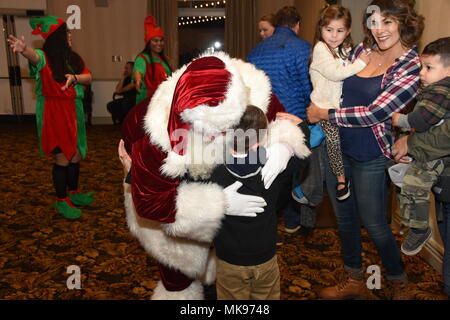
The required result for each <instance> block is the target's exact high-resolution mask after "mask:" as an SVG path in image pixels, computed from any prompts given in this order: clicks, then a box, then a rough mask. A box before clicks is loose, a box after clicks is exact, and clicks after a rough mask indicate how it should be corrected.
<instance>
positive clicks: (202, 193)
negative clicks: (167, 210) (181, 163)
mask: <svg viewBox="0 0 450 320" xmlns="http://www.w3.org/2000/svg"><path fill="white" fill-rule="evenodd" d="M177 191H178V194H177V200H176V209H177V214H176V216H175V222H173V223H168V224H162V225H161V226H162V228H163V230H164V231H165V232H166V233H167V234H168V235H170V236H176V237H183V238H188V239H192V240H197V241H202V242H205V243H210V242H211V241H212V240H213V239H214V236H215V235H216V232H217V230H218V229H219V228H220V225H221V220H222V218H223V217H224V214H225V208H226V199H225V194H224V192H223V189H222V188H221V187H220V186H218V185H217V184H214V183H207V184H206V183H186V182H183V183H182V184H181V185H180V186H179V187H178V189H177Z"/></svg>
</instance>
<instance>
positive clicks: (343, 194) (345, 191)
mask: <svg viewBox="0 0 450 320" xmlns="http://www.w3.org/2000/svg"><path fill="white" fill-rule="evenodd" d="M340 185H344V186H345V187H344V188H342V189H340V190H338V189H337V187H339V186H340ZM348 197H350V181H347V180H345V182H338V183H337V184H336V199H338V200H339V201H343V200H345V199H347V198H348Z"/></svg>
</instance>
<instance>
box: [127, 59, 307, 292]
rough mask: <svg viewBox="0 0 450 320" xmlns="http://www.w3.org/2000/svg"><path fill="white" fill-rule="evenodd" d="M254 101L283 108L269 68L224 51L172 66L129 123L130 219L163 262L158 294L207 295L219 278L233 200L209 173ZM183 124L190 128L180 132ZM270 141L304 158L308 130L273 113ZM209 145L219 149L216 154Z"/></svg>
mask: <svg viewBox="0 0 450 320" xmlns="http://www.w3.org/2000/svg"><path fill="white" fill-rule="evenodd" d="M248 104H252V105H255V106H258V107H259V108H261V109H262V110H263V111H265V112H266V113H267V116H268V119H269V121H271V120H274V119H275V115H276V112H278V111H280V112H281V111H284V108H283V106H282V105H281V104H280V103H279V102H278V100H277V99H276V97H275V96H274V95H272V93H271V85H270V81H269V78H268V77H267V76H266V75H265V74H264V72H262V71H260V70H257V69H256V68H255V67H254V66H253V65H252V64H249V63H245V62H244V61H242V60H238V59H231V58H230V57H229V56H228V55H226V54H225V53H223V52H218V53H214V54H213V55H212V56H204V57H200V58H198V59H196V60H194V61H193V62H191V63H190V64H189V65H187V66H183V67H182V68H181V69H179V70H178V71H176V72H174V73H173V75H172V77H170V78H169V79H168V80H166V81H165V82H163V83H161V85H160V86H159V87H158V89H157V90H156V92H155V94H154V96H153V98H152V99H151V101H150V104H149V105H148V109H147V112H146V115H145V116H144V119H143V121H142V117H141V116H139V114H137V113H139V112H141V114H142V108H141V107H142V106H140V105H138V106H136V108H134V110H131V115H130V116H128V117H127V119H126V121H125V122H124V124H123V127H122V133H123V135H124V141H125V148H126V149H127V151H128V152H129V153H130V152H131V158H132V166H131V173H132V183H131V187H130V185H128V184H126V183H125V184H124V190H125V194H124V195H125V209H126V212H127V222H128V226H129V228H130V231H131V233H132V234H133V235H134V236H136V237H137V238H138V239H139V241H140V242H141V244H142V246H143V247H144V248H145V250H146V251H147V252H148V253H149V254H150V255H151V256H152V257H153V258H154V259H156V260H157V261H158V262H159V270H160V275H161V281H160V282H159V283H158V285H157V287H156V289H155V291H154V294H153V296H152V299H203V287H202V283H206V284H211V283H213V282H214V279H215V272H216V271H215V265H216V264H215V254H214V251H213V250H211V242H212V240H213V238H214V236H215V234H216V232H217V230H218V229H219V228H220V224H221V220H222V218H223V217H224V215H225V213H226V210H227V200H226V196H225V193H224V191H223V188H222V187H220V186H219V185H217V184H213V183H208V181H207V179H208V178H209V176H210V174H211V173H212V170H213V169H214V167H215V166H216V163H220V162H221V161H222V160H221V157H222V155H223V153H222V152H221V150H222V151H223V149H221V148H222V147H223V143H224V140H223V139H224V136H223V135H222V134H221V133H222V132H224V131H226V130H228V129H230V128H233V127H234V126H235V125H237V124H238V123H239V121H240V118H241V116H242V114H243V113H244V110H245V108H246V106H247V105H248ZM181 131H183V132H184V133H186V134H185V135H184V136H182V137H181V139H180V138H178V139H177V137H179V136H178V135H177V134H178V133H180V132H181ZM271 132H272V134H271ZM274 132H277V133H279V134H274ZM267 141H268V145H269V146H270V145H271V144H275V143H279V142H281V143H287V144H289V145H290V146H291V147H292V149H293V151H294V152H295V154H296V155H297V156H299V157H301V158H305V155H306V154H308V153H309V150H308V148H307V147H306V145H305V141H304V136H303V133H302V131H301V130H300V129H299V128H298V127H297V126H296V125H294V124H293V123H292V122H290V121H288V120H276V121H273V122H272V123H271V124H270V126H269V136H268V139H267ZM216 148H217V149H216ZM208 150H209V151H210V150H218V152H216V154H215V156H217V158H216V159H211V158H210V157H208V156H207V155H206V154H207V153H208ZM205 155H206V157H205ZM208 160H213V161H208Z"/></svg>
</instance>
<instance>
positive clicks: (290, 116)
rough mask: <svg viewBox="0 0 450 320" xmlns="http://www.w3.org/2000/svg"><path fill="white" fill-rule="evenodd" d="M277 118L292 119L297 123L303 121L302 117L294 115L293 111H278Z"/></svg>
mask: <svg viewBox="0 0 450 320" xmlns="http://www.w3.org/2000/svg"><path fill="white" fill-rule="evenodd" d="M277 119H280V120H290V121H292V122H293V123H294V124H295V125H298V124H300V123H302V122H303V120H302V119H300V118H299V117H297V116H296V115H293V114H291V113H287V112H277Z"/></svg>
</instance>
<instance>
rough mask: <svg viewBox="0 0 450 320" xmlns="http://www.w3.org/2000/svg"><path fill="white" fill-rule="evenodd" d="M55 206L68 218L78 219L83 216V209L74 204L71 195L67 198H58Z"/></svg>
mask: <svg viewBox="0 0 450 320" xmlns="http://www.w3.org/2000/svg"><path fill="white" fill-rule="evenodd" d="M55 208H56V211H58V212H59V213H61V214H62V215H63V217H64V218H67V219H78V218H79V217H80V216H81V210H80V209H77V208H75V207H74V206H73V204H72V202H70V198H69V197H67V198H65V199H59V198H57V199H56V202H55Z"/></svg>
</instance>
